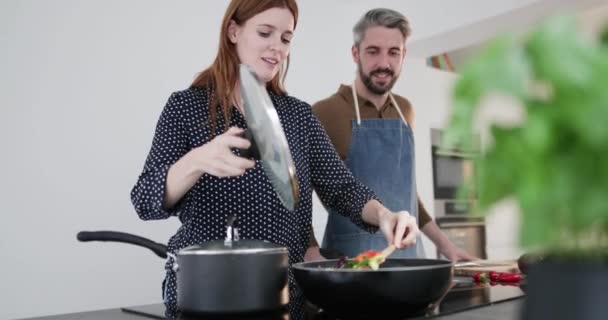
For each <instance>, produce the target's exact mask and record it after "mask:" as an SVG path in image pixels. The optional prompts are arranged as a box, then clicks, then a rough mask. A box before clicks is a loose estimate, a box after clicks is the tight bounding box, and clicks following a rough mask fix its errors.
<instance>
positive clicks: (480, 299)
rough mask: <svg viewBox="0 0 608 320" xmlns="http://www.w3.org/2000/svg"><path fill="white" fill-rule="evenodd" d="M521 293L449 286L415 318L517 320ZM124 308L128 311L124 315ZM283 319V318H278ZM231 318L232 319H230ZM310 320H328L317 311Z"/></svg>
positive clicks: (90, 319)
mask: <svg viewBox="0 0 608 320" xmlns="http://www.w3.org/2000/svg"><path fill="white" fill-rule="evenodd" d="M523 297H524V292H523V291H522V289H520V288H519V287H513V286H503V285H495V286H491V285H489V284H487V285H484V286H480V285H476V284H472V283H463V284H459V285H457V286H455V287H453V288H452V289H451V290H450V291H449V292H448V294H446V296H445V297H444V298H443V299H442V300H441V303H440V304H438V305H437V306H436V307H435V308H433V309H430V310H429V312H428V313H427V314H426V315H425V316H423V317H419V318H416V319H429V318H432V319H444V320H461V319H463V320H464V319H472V320H482V319H488V320H489V319H492V320H507V319H509V320H511V319H516V318H519V316H520V314H521V311H520V309H521V307H522V305H523V301H524V299H523ZM124 309H128V310H131V312H125V310H124ZM163 310H164V307H163V305H162V304H154V305H145V306H133V307H127V308H116V309H107V310H95V311H89V312H79V313H71V314H62V315H56V316H47V317H39V318H29V319H28V320H60V319H61V320H102V319H103V320H146V319H162V317H161V316H160V315H162V312H163ZM132 311H143V312H144V313H147V314H149V315H152V316H155V317H150V316H142V315H139V314H134V313H132ZM278 318H283V317H278ZM231 319H234V318H231ZM313 319H321V320H325V319H332V318H331V317H329V316H327V315H323V314H322V312H319V313H318V314H317V315H316V316H314V318H313ZM197 320H198V319H197Z"/></svg>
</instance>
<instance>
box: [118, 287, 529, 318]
mask: <svg viewBox="0 0 608 320" xmlns="http://www.w3.org/2000/svg"><path fill="white" fill-rule="evenodd" d="M524 291H525V287H524V286H523V285H522V286H519V285H516V284H476V283H473V282H471V281H470V279H469V278H459V277H457V278H456V280H455V281H454V286H453V287H452V288H451V289H450V290H449V291H448V292H447V294H446V295H445V296H444V297H443V298H442V299H441V300H440V301H438V303H436V304H434V305H432V306H430V307H429V308H428V309H427V310H424V311H422V312H421V313H420V314H418V315H416V316H414V317H413V318H412V317H410V318H409V319H428V318H433V317H436V316H443V315H447V314H450V313H456V312H460V311H464V310H469V309H472V308H478V307H483V306H487V305H491V304H494V303H499V302H503V301H509V300H513V299H517V298H520V297H522V296H523V295H524ZM122 310H123V311H124V312H129V313H136V314H139V315H142V316H146V317H149V318H152V319H165V317H164V311H165V310H164V306H163V305H162V304H154V305H146V306H140V307H129V308H123V309H122ZM178 319H182V320H207V319H209V320H214V319H217V320H220V319H232V320H257V319H264V320H273V319H276V320H289V315H288V314H286V313H285V312H284V311H277V312H272V313H264V314H255V315H247V316H244V315H240V316H238V317H235V316H234V315H231V316H228V315H226V316H222V315H217V316H213V317H209V316H205V317H200V316H198V317H194V316H180V317H179V318H178ZM307 319H308V320H350V319H343V318H337V317H335V316H333V315H331V314H328V313H326V312H324V311H322V310H315V311H311V312H309V314H308V316H307ZM396 320H401V319H396Z"/></svg>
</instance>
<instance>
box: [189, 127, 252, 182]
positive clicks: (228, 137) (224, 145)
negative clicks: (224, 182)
mask: <svg viewBox="0 0 608 320" xmlns="http://www.w3.org/2000/svg"><path fill="white" fill-rule="evenodd" d="M243 132H244V131H243V129H241V128H237V127H232V128H230V129H228V131H226V132H225V133H223V134H221V135H219V136H216V137H215V138H213V140H211V141H209V142H207V143H206V144H204V145H202V146H200V147H198V148H195V149H193V150H192V151H190V153H189V154H188V156H189V158H190V161H191V164H192V166H193V167H194V168H196V169H197V170H198V171H200V173H201V174H203V173H208V174H210V175H214V176H216V177H233V176H240V175H242V174H243V173H245V170H247V169H250V168H253V167H254V166H255V161H253V160H251V159H246V158H243V157H239V156H237V155H235V154H234V153H232V151H231V148H238V149H247V148H249V147H250V146H251V143H250V142H249V140H247V139H245V138H243V137H242V136H241V135H242V134H243Z"/></svg>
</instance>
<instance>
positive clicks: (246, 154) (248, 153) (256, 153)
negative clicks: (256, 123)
mask: <svg viewBox="0 0 608 320" xmlns="http://www.w3.org/2000/svg"><path fill="white" fill-rule="evenodd" d="M241 137H243V138H245V139H247V140H249V142H251V146H250V147H249V148H248V149H238V150H239V152H240V154H241V157H243V158H252V159H254V160H260V150H259V149H258V145H257V144H256V143H255V140H254V139H253V135H251V131H250V130H249V129H247V130H245V132H244V133H243V134H241Z"/></svg>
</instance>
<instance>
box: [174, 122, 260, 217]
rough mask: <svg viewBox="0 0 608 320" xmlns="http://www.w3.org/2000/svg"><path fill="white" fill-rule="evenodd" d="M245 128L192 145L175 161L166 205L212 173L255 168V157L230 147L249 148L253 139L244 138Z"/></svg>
mask: <svg viewBox="0 0 608 320" xmlns="http://www.w3.org/2000/svg"><path fill="white" fill-rule="evenodd" d="M241 134H243V129H240V128H236V127H232V128H230V129H228V131H226V132H225V133H223V134H221V135H219V136H217V137H215V138H213V140H211V141H209V142H207V143H205V144H204V145H202V146H200V147H198V148H195V149H192V150H191V151H190V152H188V153H187V154H186V155H185V156H183V157H182V158H181V159H179V160H178V161H177V162H176V163H174V164H173V165H172V166H171V168H169V172H168V173H167V182H166V189H165V196H164V198H163V208H165V209H169V208H172V207H173V206H174V205H175V204H176V203H177V202H178V201H179V200H180V199H181V198H182V197H183V196H184V195H185V194H186V193H187V192H188V190H190V188H192V186H194V184H195V183H196V182H197V181H198V180H199V179H200V177H201V175H202V174H204V173H208V174H210V175H214V176H216V177H231V176H239V175H242V174H243V173H245V170H247V169H249V168H253V166H255V161H253V160H251V159H245V158H243V157H239V156H237V155H235V154H234V153H232V150H230V148H240V149H246V148H249V146H250V145H251V143H250V142H249V140H247V139H245V138H242V137H241V136H240V135H241Z"/></svg>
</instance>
